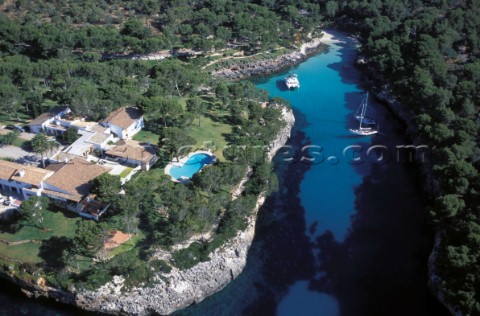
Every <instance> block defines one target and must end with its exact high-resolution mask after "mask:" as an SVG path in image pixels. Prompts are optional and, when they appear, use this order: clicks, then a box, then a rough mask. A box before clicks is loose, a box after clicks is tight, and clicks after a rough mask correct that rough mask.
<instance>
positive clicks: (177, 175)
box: [165, 153, 215, 181]
mask: <svg viewBox="0 0 480 316" xmlns="http://www.w3.org/2000/svg"><path fill="white" fill-rule="evenodd" d="M214 161H215V158H214V157H213V156H212V155H211V154H208V153H195V154H193V155H191V156H190V157H188V159H187V161H185V162H183V165H182V161H180V163H179V164H177V163H174V164H173V165H172V166H171V167H170V168H169V169H166V170H165V171H167V174H169V175H170V176H171V177H172V178H174V179H176V180H179V181H180V180H182V179H185V178H188V179H190V178H191V177H192V176H193V175H194V174H195V173H197V172H198V171H199V170H200V169H202V167H203V166H204V165H207V164H212V163H213V162H214Z"/></svg>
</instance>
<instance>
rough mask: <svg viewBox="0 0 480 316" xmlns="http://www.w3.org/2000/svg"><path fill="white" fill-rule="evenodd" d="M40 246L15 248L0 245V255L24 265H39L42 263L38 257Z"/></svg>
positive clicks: (29, 245) (26, 245)
mask: <svg viewBox="0 0 480 316" xmlns="http://www.w3.org/2000/svg"><path fill="white" fill-rule="evenodd" d="M40 246H41V245H40V244H33V243H28V244H22V245H17V246H7V245H5V244H4V243H0V254H2V255H3V256H5V257H8V258H11V259H16V260H20V261H22V262H25V263H40V262H42V259H41V258H40V256H39V252H40Z"/></svg>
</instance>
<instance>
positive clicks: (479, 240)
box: [0, 0, 480, 315]
mask: <svg viewBox="0 0 480 316" xmlns="http://www.w3.org/2000/svg"><path fill="white" fill-rule="evenodd" d="M252 16H254V17H255V23H252V20H251V19H252ZM322 21H327V22H332V23H335V24H336V25H338V26H339V27H345V28H347V29H349V30H351V31H352V32H356V33H358V35H359V36H360V37H361V41H362V46H361V48H360V53H361V54H362V55H363V56H364V57H365V61H366V64H365V65H364V67H365V70H366V71H367V73H368V74H369V76H370V78H371V79H373V80H374V81H375V82H376V83H377V84H378V85H379V86H382V89H383V90H385V91H386V92H387V93H388V94H389V95H390V96H395V97H397V98H398V100H399V101H400V102H401V103H402V104H403V105H404V106H405V107H406V109H407V110H408V112H409V113H410V114H411V115H412V117H413V118H412V121H411V122H409V123H410V124H409V126H410V129H409V130H408V133H409V134H410V135H411V136H412V138H413V139H414V140H415V142H416V144H427V145H428V146H429V147H430V148H432V155H431V158H432V160H431V161H429V162H428V163H427V164H424V165H423V166H424V167H425V168H426V173H425V174H426V175H427V176H426V180H427V181H426V183H427V186H428V189H429V193H430V201H429V202H430V208H429V209H430V216H431V223H432V225H433V226H434V227H435V228H436V230H437V232H438V236H439V239H438V241H439V243H438V245H437V255H436V256H435V262H434V269H435V272H436V273H437V274H438V276H439V277H440V279H441V282H440V286H441V290H442V292H443V293H444V294H445V300H446V302H447V303H448V304H450V305H452V306H454V307H455V309H457V310H459V311H461V312H462V313H463V314H465V315H469V314H470V315H474V314H477V313H480V305H479V302H480V292H479V290H478V289H479V288H480V271H479V270H478V266H480V263H479V260H480V254H479V252H478V249H479V247H480V237H479V236H480V215H479V206H478V205H480V193H479V192H480V182H479V180H478V179H479V168H480V163H479V159H478V154H479V153H480V147H479V123H480V122H479V120H480V117H479V115H478V113H479V104H480V99H479V96H478V93H477V91H479V88H480V61H479V56H480V42H479V39H480V4H479V3H478V2H477V1H473V0H471V1H456V0H448V1H405V0H403V1H370V0H362V1H322V2H319V1H309V0H304V1H291V0H289V1H268V0H261V1H233V0H205V1H189V0H181V1H163V2H159V1H148V0H131V1H128V0H125V1H121V0H111V1H80V2H79V1H72V0H68V1H48V2H47V1H30V2H29V1H23V0H18V1H0V58H1V60H2V62H1V63H0V98H1V100H2V102H1V103H0V110H1V112H2V115H1V116H0V120H1V122H2V123H5V125H8V124H18V123H20V124H25V123H26V122H27V121H28V119H30V118H33V117H36V116H38V115H39V114H41V113H43V112H46V111H47V110H49V109H50V108H52V107H53V106H57V105H69V106H70V107H71V108H72V110H73V112H74V113H76V114H78V115H82V116H86V117H88V118H90V119H92V120H99V119H101V118H103V117H105V116H106V115H107V114H108V113H110V112H111V111H112V110H114V109H116V108H119V107H121V106H124V105H125V104H130V105H135V106H138V107H139V108H141V109H142V111H143V112H144V114H145V120H146V130H145V131H142V132H141V133H140V134H138V135H137V136H136V139H137V140H139V141H142V142H151V143H153V144H158V145H159V147H160V151H159V155H160V157H161V159H160V161H159V162H158V163H157V164H156V165H155V166H154V167H153V168H152V170H150V172H148V173H141V174H138V175H135V176H134V177H133V179H132V180H131V181H130V182H128V183H126V184H125V185H124V186H123V187H122V188H121V189H123V190H124V192H125V194H124V195H117V194H115V192H118V191H119V188H120V185H119V179H117V178H115V179H112V178H109V177H108V176H106V177H101V178H99V179H97V180H96V183H95V192H96V193H97V195H98V196H99V198H100V199H101V200H102V201H104V202H108V203H111V207H110V211H109V214H107V216H106V217H105V218H104V219H102V220H101V221H100V222H99V223H96V222H93V221H87V220H81V219H78V218H70V217H68V216H67V215H65V214H63V213H61V212H58V211H56V210H53V209H51V207H47V206H45V205H44V202H43V201H42V200H38V201H36V200H34V199H32V202H29V203H25V204H24V206H22V209H21V210H20V211H21V213H20V215H19V217H17V218H14V219H13V222H12V223H9V224H2V225H1V227H0V229H1V232H0V236H1V239H2V240H4V241H6V242H2V243H0V253H1V254H2V256H1V258H0V262H1V265H2V269H3V271H4V272H5V273H17V275H18V276H21V277H24V278H25V279H31V280H33V279H35V278H36V277H37V276H39V275H41V276H44V277H45V278H46V280H47V283H48V284H50V285H54V286H58V287H62V288H65V289H72V288H82V287H83V288H88V289H93V288H96V287H98V286H100V285H102V284H105V283H106V282H108V281H109V280H111V279H112V276H113V275H120V274H121V275H128V277H127V281H126V284H127V285H128V286H129V287H131V286H134V285H136V284H140V283H148V282H149V281H150V279H151V277H152V274H153V272H152V271H157V272H168V271H170V269H171V268H172V266H175V267H177V268H180V269H185V268H189V267H192V266H193V265H195V264H196V263H198V262H201V261H205V260H207V259H208V255H209V254H210V253H211V252H212V251H214V250H215V249H217V248H218V247H220V246H221V245H222V244H224V242H225V241H226V240H228V239H229V238H231V237H232V236H234V235H235V234H236V232H237V231H238V230H241V229H244V228H245V227H246V225H247V223H246V220H245V219H246V218H247V217H248V216H249V215H250V214H251V213H252V211H253V209H254V207H255V201H256V197H257V196H258V194H260V193H261V192H268V191H270V190H275V188H276V179H275V178H274V177H272V165H271V164H270V163H269V162H268V161H266V159H265V147H264V146H267V145H268V144H269V142H270V141H271V140H272V139H273V138H274V137H275V135H276V133H278V131H279V130H280V128H281V127H282V125H281V122H280V121H279V120H278V119H279V117H280V113H279V111H278V110H277V109H276V108H275V106H274V104H273V103H279V102H278V101H279V100H273V101H272V100H269V97H268V95H267V94H266V93H265V92H264V91H259V90H257V89H256V88H255V87H254V86H253V85H252V84H250V83H248V82H235V83H225V82H221V81H218V80H214V79H212V78H211V77H210V75H209V74H208V71H210V70H212V69H218V68H219V67H231V66H232V65H234V63H242V62H245V63H246V62H248V60H245V61H238V60H235V61H233V59H230V58H227V57H230V56H233V55H234V54H236V53H239V52H240V51H242V54H246V55H247V56H250V57H251V58H252V59H253V60H256V59H258V60H262V59H263V58H265V56H264V55H261V54H262V53H264V52H269V54H272V55H275V54H281V53H283V52H286V51H288V50H289V49H290V48H291V46H292V45H293V44H298V43H300V42H301V41H302V40H305V39H306V38H307V35H308V34H309V33H311V32H312V31H313V30H314V29H315V27H317V26H318V25H319V23H321V22H322ZM159 51H166V52H167V54H168V56H171V57H168V58H166V59H165V60H161V61H148V60H141V59H139V58H135V57H138V56H136V54H148V53H159ZM196 53H199V55H198V56H196ZM214 53H218V55H216V56H214ZM259 54H260V55H259ZM177 57H179V58H177ZM216 58H218V62H215V63H212V61H215V59H216ZM224 58H225V59H224ZM252 59H250V60H252ZM203 66H206V68H205V71H202V69H201V67H203ZM262 102H264V104H265V106H262V105H261V104H262ZM280 102H281V100H280ZM77 136H78V135H74V132H69V133H68V134H67V136H66V138H65V139H64V141H65V142H66V143H70V142H72V141H74V140H75V139H76V137H77ZM17 137H18V135H17V134H16V133H15V132H11V133H9V134H7V135H4V136H2V138H1V142H2V144H4V145H10V144H15V142H16V141H18V138H17ZM27 145H29V146H30V147H31V148H32V150H33V151H34V152H35V153H37V154H38V155H44V154H45V153H46V152H47V151H48V150H50V149H52V148H55V147H56V146H58V144H57V143H54V142H51V141H49V140H48V138H47V137H46V136H45V135H41V134H40V135H37V136H35V138H34V139H32V141H31V142H29V143H28V144H27ZM179 145H188V146H190V147H188V149H187V150H190V149H195V148H201V149H211V150H212V151H213V152H214V153H215V154H216V156H217V157H218V158H219V162H218V163H217V164H215V165H212V166H208V167H205V168H204V170H203V172H201V173H198V174H196V175H195V176H194V177H193V179H192V181H191V183H190V184H188V185H183V184H176V183H173V182H172V181H170V178H168V177H166V176H165V175H163V169H162V167H164V165H165V163H166V162H168V161H169V160H171V159H172V158H176V157H178V155H179V154H178V150H179V149H180V146H179ZM226 145H230V147H229V148H226V149H225V150H224V146H226ZM244 146H247V149H244V148H245V147H244ZM249 170H251V172H252V174H251V176H250V179H249V181H248V182H247V185H246V187H245V189H244V190H243V192H242V194H241V195H240V196H239V197H238V198H236V199H233V198H232V194H231V192H232V190H233V189H235V187H236V185H237V184H238V183H239V181H240V180H241V179H242V178H243V177H244V176H245V175H246V174H247V172H248V171H249ZM33 215H35V216H33ZM115 230H121V231H124V232H126V233H128V234H131V235H132V236H133V237H132V238H131V239H130V241H129V242H127V243H125V244H124V245H122V246H121V248H120V247H119V248H117V249H119V250H115V251H110V252H109V253H108V254H107V252H106V251H105V249H104V248H103V245H104V243H105V240H106V239H107V238H108V237H109V235H110V233H111V232H113V231H115ZM206 232H213V234H212V237H211V238H210V239H209V240H204V241H198V240H197V239H195V240H196V241H194V242H192V243H190V245H189V246H187V247H185V248H182V249H178V250H176V251H172V256H171V258H169V259H165V258H160V259H159V258H158V256H157V254H156V250H158V249H166V250H172V249H173V246H174V245H176V244H178V243H180V242H182V241H185V240H188V239H190V238H193V237H195V236H198V235H199V234H202V233H206ZM13 241H27V242H25V243H23V244H19V245H15V246H9V244H8V242H13ZM59 249H60V250H63V249H65V250H64V251H60V252H59ZM12 271H13V272H12ZM34 276H35V277H34Z"/></svg>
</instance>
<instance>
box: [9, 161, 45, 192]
mask: <svg viewBox="0 0 480 316" xmlns="http://www.w3.org/2000/svg"><path fill="white" fill-rule="evenodd" d="M52 175H53V171H51V170H45V169H41V168H36V167H31V166H25V165H21V164H18V163H15V162H10V161H5V160H0V186H1V188H2V189H3V190H5V191H10V192H12V193H15V194H17V195H19V196H21V197H23V198H24V199H28V197H30V196H40V195H41V193H42V190H43V189H44V186H43V184H44V181H45V180H46V179H48V178H49V177H51V176H52Z"/></svg>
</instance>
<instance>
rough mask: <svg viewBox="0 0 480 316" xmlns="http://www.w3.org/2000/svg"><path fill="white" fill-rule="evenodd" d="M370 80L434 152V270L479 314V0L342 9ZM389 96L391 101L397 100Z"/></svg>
mask: <svg viewBox="0 0 480 316" xmlns="http://www.w3.org/2000/svg"><path fill="white" fill-rule="evenodd" d="M336 4H337V6H336V8H335V10H332V14H334V15H335V21H336V23H337V24H339V25H343V26H344V27H347V28H349V29H355V30H356V32H358V35H360V37H361V41H362V44H363V45H362V47H361V50H360V53H361V54H362V55H363V56H364V57H365V61H366V64H365V66H364V67H365V68H366V70H367V73H368V74H369V75H370V77H371V78H372V79H373V80H375V82H376V83H377V84H378V85H379V86H382V90H384V91H386V92H387V98H391V97H393V96H395V97H396V98H398V100H399V101H400V103H401V104H402V105H403V106H404V107H405V109H404V111H408V112H409V113H411V115H412V121H410V122H408V123H409V124H408V125H409V126H410V129H409V131H408V133H409V134H410V136H411V137H412V138H413V139H414V140H415V143H416V144H417V145H422V144H425V145H428V146H429V148H431V150H432V152H431V159H430V161H428V162H427V163H424V164H423V167H424V168H425V170H424V171H426V173H425V174H426V178H425V183H426V187H427V188H428V192H429V193H430V218H431V223H432V225H434V227H435V229H436V231H437V236H438V239H437V241H436V242H437V243H438V244H437V245H436V250H435V251H436V255H435V256H434V262H433V265H434V266H433V271H432V272H435V273H436V274H437V276H438V277H439V278H440V281H439V284H438V286H439V287H440V291H441V292H442V293H443V294H444V295H445V302H446V303H447V304H448V305H449V306H451V307H452V308H454V309H455V310H458V311H460V312H461V313H462V314H463V315H475V314H478V313H480V304H479V302H480V292H479V289H480V271H479V270H478V266H479V265H480V253H479V252H478V249H479V247H480V229H479V228H480V215H479V212H478V211H479V207H478V205H479V201H480V193H479V192H480V186H479V184H480V182H479V168H480V164H479V159H478V157H479V153H480V146H479V142H478V141H479V135H480V134H479V132H480V129H479V126H480V117H479V115H478V113H479V111H480V106H479V105H480V99H479V96H478V93H477V92H478V91H479V89H480V62H479V57H480V42H479V38H480V5H479V3H478V2H477V1H434V2H432V1H414V2H411V1H386V2H385V1H382V2H376V1H352V2H350V1H348V2H347V1H338V2H336ZM388 95H390V96H388Z"/></svg>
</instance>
